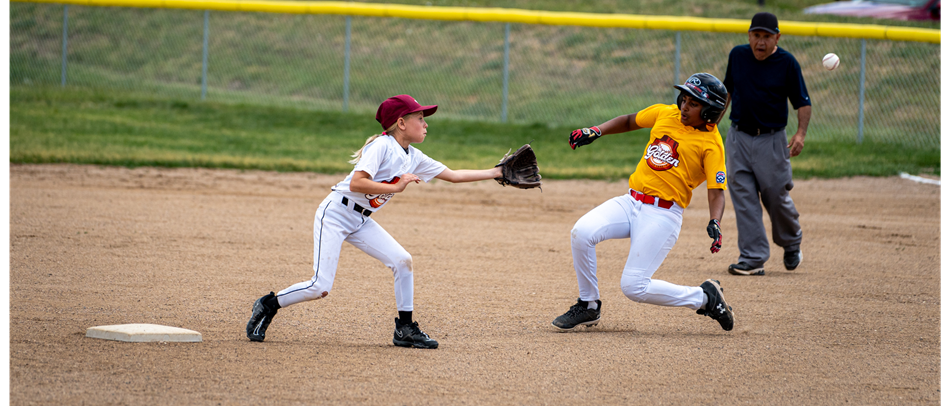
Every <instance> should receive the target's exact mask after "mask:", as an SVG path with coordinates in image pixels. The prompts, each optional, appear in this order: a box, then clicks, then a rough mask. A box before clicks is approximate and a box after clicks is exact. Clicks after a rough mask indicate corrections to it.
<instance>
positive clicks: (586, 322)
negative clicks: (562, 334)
mask: <svg viewBox="0 0 942 406" xmlns="http://www.w3.org/2000/svg"><path fill="white" fill-rule="evenodd" d="M595 303H598V305H599V306H598V308H596V309H590V308H589V302H585V301H583V300H582V299H577V300H576V304H574V305H572V307H570V308H569V311H567V312H566V313H564V314H563V315H561V316H559V317H557V318H556V320H553V327H556V328H557V329H559V330H560V331H572V329H574V328H576V327H577V326H586V327H592V326H594V325H596V324H599V320H602V301H601V300H596V301H595Z"/></svg>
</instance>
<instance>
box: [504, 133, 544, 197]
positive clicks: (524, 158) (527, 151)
mask: <svg viewBox="0 0 942 406" xmlns="http://www.w3.org/2000/svg"><path fill="white" fill-rule="evenodd" d="M494 166H495V167H500V168H501V175H500V177H499V178H494V180H496V181H497V183H500V184H501V186H507V185H510V186H513V187H515V188H518V189H530V188H535V187H540V186H542V185H543V183H542V182H540V179H542V177H541V176H540V167H539V166H537V164H536V154H535V153H534V152H533V148H531V147H530V144H523V146H522V147H520V148H518V149H517V151H516V152H513V153H511V152H510V151H507V153H506V154H505V155H504V158H502V159H501V160H500V162H499V163H497V165H494ZM541 189H542V188H541Z"/></svg>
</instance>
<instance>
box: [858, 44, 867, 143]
mask: <svg viewBox="0 0 942 406" xmlns="http://www.w3.org/2000/svg"><path fill="white" fill-rule="evenodd" d="M866 66H867V40H865V39H861V40H860V107H859V109H858V110H857V144H861V143H863V128H864V84H865V83H864V82H865V80H864V78H865V77H866V71H867V69H866Z"/></svg>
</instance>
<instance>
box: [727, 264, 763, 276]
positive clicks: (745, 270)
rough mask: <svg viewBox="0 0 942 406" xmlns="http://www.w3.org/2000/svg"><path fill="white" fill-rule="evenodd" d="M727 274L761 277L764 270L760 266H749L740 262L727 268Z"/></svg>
mask: <svg viewBox="0 0 942 406" xmlns="http://www.w3.org/2000/svg"><path fill="white" fill-rule="evenodd" d="M729 273H731V274H733V275H756V276H761V275H765V268H763V267H762V265H759V266H750V265H748V264H746V263H745V262H740V263H738V264H732V265H730V266H729Z"/></svg>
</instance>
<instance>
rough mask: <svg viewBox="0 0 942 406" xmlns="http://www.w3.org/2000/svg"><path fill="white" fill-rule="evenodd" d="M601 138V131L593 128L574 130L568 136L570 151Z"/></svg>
mask: <svg viewBox="0 0 942 406" xmlns="http://www.w3.org/2000/svg"><path fill="white" fill-rule="evenodd" d="M601 136H602V130H599V128H598V127H595V126H593V127H589V128H583V129H580V130H575V131H573V132H572V133H570V134H569V146H570V147H572V149H576V147H581V146H583V145H589V144H591V143H592V141H595V140H597V139H599V137H601Z"/></svg>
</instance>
